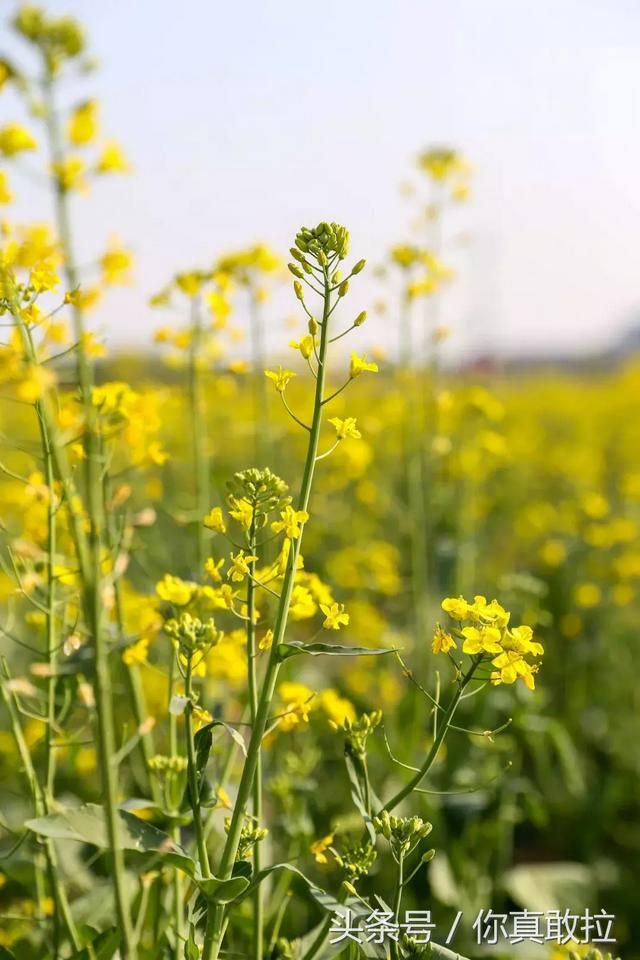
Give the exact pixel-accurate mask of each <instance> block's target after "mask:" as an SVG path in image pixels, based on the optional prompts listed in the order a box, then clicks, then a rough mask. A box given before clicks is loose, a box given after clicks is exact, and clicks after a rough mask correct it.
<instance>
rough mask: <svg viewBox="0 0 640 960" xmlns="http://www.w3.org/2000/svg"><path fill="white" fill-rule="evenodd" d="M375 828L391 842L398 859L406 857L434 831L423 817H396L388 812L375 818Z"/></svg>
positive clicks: (385, 811)
mask: <svg viewBox="0 0 640 960" xmlns="http://www.w3.org/2000/svg"><path fill="white" fill-rule="evenodd" d="M373 826H374V828H375V831H376V833H379V834H382V836H383V837H386V839H387V840H388V841H389V843H390V845H391V850H392V852H393V854H394V856H395V857H396V858H398V857H400V856H406V855H407V854H408V853H409V852H410V851H411V850H412V849H413V847H415V846H416V844H417V843H419V841H420V840H422V839H423V838H424V837H427V836H428V835H429V834H430V833H431V829H432V827H431V824H430V823H427V822H426V821H425V820H423V819H422V818H421V817H394V816H393V815H392V814H390V813H389V811H388V810H383V811H382V812H381V814H380V816H378V817H374V818H373Z"/></svg>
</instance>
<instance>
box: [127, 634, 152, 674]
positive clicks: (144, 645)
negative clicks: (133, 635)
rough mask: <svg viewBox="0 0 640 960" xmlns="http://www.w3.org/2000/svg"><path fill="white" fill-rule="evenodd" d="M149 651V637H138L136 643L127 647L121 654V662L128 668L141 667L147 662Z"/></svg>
mask: <svg viewBox="0 0 640 960" xmlns="http://www.w3.org/2000/svg"><path fill="white" fill-rule="evenodd" d="M148 651H149V637H140V639H139V640H138V641H136V643H133V644H132V645H131V646H129V647H127V648H126V650H125V651H124V652H123V654H122V661H123V663H126V665H127V666H128V667H132V666H134V665H136V664H137V665H138V666H140V665H142V664H143V663H146V662H147V653H148Z"/></svg>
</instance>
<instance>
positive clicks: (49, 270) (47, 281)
mask: <svg viewBox="0 0 640 960" xmlns="http://www.w3.org/2000/svg"><path fill="white" fill-rule="evenodd" d="M29 283H30V285H31V286H32V287H33V289H34V290H35V291H36V293H42V292H43V291H44V290H55V288H56V287H57V286H58V284H59V283H60V277H59V276H58V275H57V273H56V272H55V270H54V269H53V267H52V266H51V265H50V264H46V263H44V264H42V265H41V266H39V267H34V268H33V270H32V271H31V273H30V274H29Z"/></svg>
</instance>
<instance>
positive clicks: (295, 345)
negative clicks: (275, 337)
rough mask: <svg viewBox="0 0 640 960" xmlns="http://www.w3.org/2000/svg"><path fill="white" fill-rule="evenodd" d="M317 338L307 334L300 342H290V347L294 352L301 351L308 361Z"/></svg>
mask: <svg viewBox="0 0 640 960" xmlns="http://www.w3.org/2000/svg"><path fill="white" fill-rule="evenodd" d="M314 343H315V338H314V337H312V336H311V334H310V333H308V334H306V335H305V336H304V337H302V338H301V339H300V340H290V341H289V346H290V347H291V348H292V349H293V350H299V351H300V353H301V354H302V356H303V357H304V359H305V360H308V359H309V357H310V356H311V354H312V353H313V347H314Z"/></svg>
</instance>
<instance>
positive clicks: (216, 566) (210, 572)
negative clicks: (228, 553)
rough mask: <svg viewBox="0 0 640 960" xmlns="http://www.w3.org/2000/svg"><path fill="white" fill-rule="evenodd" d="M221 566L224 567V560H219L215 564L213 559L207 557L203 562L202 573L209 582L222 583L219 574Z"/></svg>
mask: <svg viewBox="0 0 640 960" xmlns="http://www.w3.org/2000/svg"><path fill="white" fill-rule="evenodd" d="M223 566H224V558H222V559H221V560H218V562H217V563H216V561H215V560H214V559H213V557H208V558H207V560H205V564H204V572H205V573H206V575H207V576H208V577H209V578H210V579H211V580H213V582H214V583H222V576H221V574H220V569H221V567H223Z"/></svg>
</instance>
